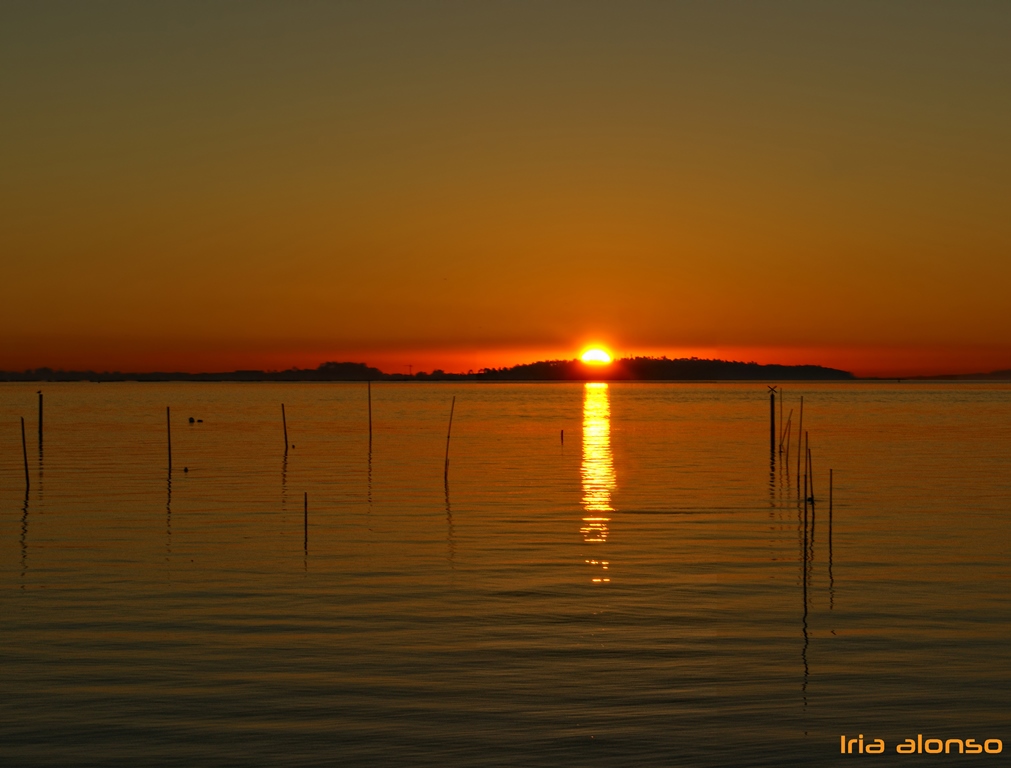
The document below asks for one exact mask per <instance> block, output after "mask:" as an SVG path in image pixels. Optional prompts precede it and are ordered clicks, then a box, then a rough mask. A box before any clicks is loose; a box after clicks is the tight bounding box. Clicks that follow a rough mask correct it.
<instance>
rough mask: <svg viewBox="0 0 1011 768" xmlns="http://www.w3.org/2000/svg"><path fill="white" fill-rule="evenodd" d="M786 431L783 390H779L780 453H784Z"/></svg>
mask: <svg viewBox="0 0 1011 768" xmlns="http://www.w3.org/2000/svg"><path fill="white" fill-rule="evenodd" d="M785 430H786V422H784V421H783V388H782V387H780V389H779V452H780V454H782V453H783V435H784V434H785Z"/></svg>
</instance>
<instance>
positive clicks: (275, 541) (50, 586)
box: [0, 383, 1011, 766]
mask: <svg viewBox="0 0 1011 768" xmlns="http://www.w3.org/2000/svg"><path fill="white" fill-rule="evenodd" d="M43 387H44V393H45V434H44V443H43V445H42V447H41V449H40V446H39V444H38V438H37V396H36V394H35V390H36V389H37V388H38V385H10V384H6V385H0V615H2V621H0V681H2V696H0V713H2V717H0V762H2V763H3V764H4V765H19V766H34V765H75V766H85V765H103V766H118V765H122V766H143V765H264V766H271V765H293V766H294V765H298V766H302V765H340V766H365V765H369V766H372V765H391V766H392V765H404V766H420V765H433V766H435V765H438V766H457V765H459V766H521V765H522V766H541V765H543V766H568V765H573V766H591V765H592V766H607V765H615V766H617V765H621V766H652V765H665V766H666V765H699V766H709V765H834V764H837V763H838V762H840V761H843V760H851V761H852V760H861V761H865V760H870V761H873V762H877V763H878V764H880V763H881V762H882V761H883V760H882V759H881V758H877V759H876V758H874V757H873V756H870V755H864V756H859V755H857V756H852V757H846V756H842V755H840V754H839V749H840V748H839V743H840V741H839V740H840V736H841V735H842V734H846V735H847V737H852V738H856V737H857V735H858V734H863V735H864V737H865V741H867V742H870V741H871V740H872V739H874V738H882V739H884V740H885V742H886V745H887V754H886V755H885V758H884V762H902V763H903V764H914V765H915V764H931V765H936V764H943V763H945V762H947V761H957V760H958V758H956V757H953V756H952V757H949V758H947V760H946V758H945V756H944V755H939V756H930V755H922V756H916V755H913V756H911V757H904V756H899V755H896V754H895V752H894V750H895V745H896V744H898V743H900V742H902V740H903V739H905V738H908V737H912V738H914V739H915V738H916V736H917V734H923V735H924V738H925V739H927V738H941V739H948V738H963V739H965V738H975V739H977V740H978V741H980V742H982V741H983V740H985V739H994V738H996V739H1002V740H1003V741H1004V742H1005V743H1007V742H1008V737H1009V729H1008V713H1009V711H1011V706H1009V705H1011V643H1009V642H1008V636H1009V632H1011V605H1009V600H1008V586H1009V582H1008V577H1009V573H1011V566H1009V554H1011V552H1009V549H1011V547H1009V535H1008V531H1009V515H1011V387H1008V386H1005V385H975V384H973V385H969V384H966V385H955V384H943V385H934V384H913V385H907V384H898V383H896V384H870V383H858V384H854V383H850V384H807V383H804V384H801V383H797V384H792V385H787V387H786V390H785V393H784V394H785V402H784V405H785V411H784V415H785V414H786V413H789V411H790V409H794V414H793V419H792V425H793V427H792V430H793V432H792V433H793V436H794V438H796V435H797V433H798V420H799V419H798V417H799V413H798V410H797V409H798V408H799V398H800V396H801V395H804V429H805V430H808V431H809V444H810V448H811V454H812V464H813V481H814V497H815V499H816V501H815V503H814V505H813V507H809V508H808V510H807V516H806V520H805V512H804V506H803V504H801V503H800V502H799V501H798V491H797V475H796V470H797V467H796V457H797V455H798V454H797V443H796V440H793V441H792V442H791V446H790V456H789V465H788V466H784V465H785V464H786V462H785V458H786V457H785V455H784V456H783V457H781V456H780V455H779V452H778V450H777V451H773V452H770V429H769V400H768V393H767V390H766V387H765V385H764V384H752V383H749V384H611V385H610V386H606V385H585V386H584V385H582V384H523V385H495V384H480V385H477V384H438V385H436V384H432V385H424V384H394V383H382V384H375V385H373V386H372V418H373V427H372V429H373V432H372V438H371V442H370V439H369V427H368V401H367V393H366V387H365V385H364V384H343V383H341V384H305V385H297V384H295V385H293V384H284V385H272V384H245V385H233V384H165V385H158V384H100V385H99V384H89V383H81V384H62V385H60V384H45V385H43ZM454 396H455V397H456V405H455V414H454V419H453V427H452V439H451V442H450V447H449V457H450V463H449V470H448V475H444V457H445V450H446V430H447V424H448V420H449V415H450V404H451V399H452V398H453V397H454ZM282 402H283V403H284V404H285V411H286V416H287V429H288V443H289V447H288V448H287V451H286V450H285V443H284V438H283V433H282V421H281V403H282ZM167 405H168V406H171V407H172V451H173V453H172V457H173V470H172V472H171V475H169V473H168V471H167V455H166V454H167V449H166V424H165V407H166V406H167ZM777 412H778V407H777ZM22 415H23V416H25V417H26V425H27V448H28V468H29V476H30V481H31V488H30V490H29V492H28V493H27V497H26V494H25V488H24V468H23V460H22V448H21V432H20V423H19V420H18V417H19V416H22ZM777 415H778V414H777ZM191 416H192V417H193V418H194V419H202V420H203V421H202V422H194V423H193V424H190V423H189V422H188V418H189V417H191ZM562 430H564V441H563V440H562ZM777 430H778V427H777ZM829 469H832V470H833V487H832V511H831V517H832V519H831V539H830V521H829V517H830V512H829ZM304 494H307V498H308V514H307V515H306V514H305V511H304V500H305V498H306V496H304ZM830 541H831V549H830ZM991 746H993V743H991ZM1008 750H1011V745H1009V746H1008V748H1006V749H1005V751H1004V753H1003V754H1001V755H985V754H984V755H983V756H981V757H977V758H971V759H972V760H975V761H984V762H986V763H988V764H993V763H998V762H1002V761H1006V759H1007V754H1008ZM966 760H970V758H968V757H963V758H961V762H964V761H966Z"/></svg>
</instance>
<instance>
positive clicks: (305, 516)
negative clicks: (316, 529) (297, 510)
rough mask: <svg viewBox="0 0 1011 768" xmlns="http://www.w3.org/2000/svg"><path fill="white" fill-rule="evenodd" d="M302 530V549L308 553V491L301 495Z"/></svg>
mask: <svg viewBox="0 0 1011 768" xmlns="http://www.w3.org/2000/svg"><path fill="white" fill-rule="evenodd" d="M302 530H303V536H304V538H303V547H304V549H305V550H306V551H309V491H304V492H303V495H302Z"/></svg>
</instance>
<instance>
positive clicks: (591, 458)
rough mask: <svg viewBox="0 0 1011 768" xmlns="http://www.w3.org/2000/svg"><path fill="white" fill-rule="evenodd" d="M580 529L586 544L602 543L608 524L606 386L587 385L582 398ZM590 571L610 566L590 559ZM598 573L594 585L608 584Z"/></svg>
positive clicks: (610, 471)
mask: <svg viewBox="0 0 1011 768" xmlns="http://www.w3.org/2000/svg"><path fill="white" fill-rule="evenodd" d="M581 474H582V480H583V509H584V511H585V512H586V516H585V517H583V526H582V528H580V529H579V530H580V533H582V534H583V541H585V542H586V543H587V544H604V543H606V542H607V537H608V534H609V532H610V531H609V528H608V523H610V522H611V516H610V513H611V512H613V511H614V508H613V507H612V506H611V493H612V492H613V491H614V489H615V485H616V483H615V476H614V457H613V456H612V454H611V400H610V395H609V393H608V389H607V384H603V383H588V384H586V386H585V388H584V398H583V464H582V467H581ZM586 562H587V564H589V565H591V566H592V567H594V568H600V569H601V570H602V571H608V568H609V565H610V563H609V562H608V561H606V560H601V559H599V558H593V559H589V560H587V561H586ZM610 580H611V579H610V576H609V575H607V574H602V575H601V576H599V577H595V578H593V579H592V581H593V582H594V583H605V582H610Z"/></svg>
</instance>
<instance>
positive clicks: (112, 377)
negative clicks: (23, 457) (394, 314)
mask: <svg viewBox="0 0 1011 768" xmlns="http://www.w3.org/2000/svg"><path fill="white" fill-rule="evenodd" d="M855 378H856V377H855V376H854V375H853V374H852V373H850V372H848V371H841V370H838V369H835V368H825V367H823V366H820V365H759V364H758V363H742V362H737V361H728V360H704V359H699V358H695V357H691V358H677V359H669V358H666V357H632V358H625V359H622V360H615V361H614V362H613V363H611V364H610V365H587V364H586V363H583V362H582V361H580V360H543V361H540V362H536V363H525V364H523V365H515V366H513V367H511V368H482V369H481V370H479V371H477V372H474V371H469V372H467V373H447V372H445V371H441V370H434V371H432V372H430V373H426V372H418V373H414V374H403V373H384V372H383V371H381V370H379V369H378V368H372V367H370V366H368V365H366V364H365V363H334V362H331V363H323V364H322V365H320V366H319V367H318V368H307V369H303V368H290V369H288V370H285V371H230V372H221V373H167V372H155V373H122V372H119V371H114V372H108V371H106V372H102V373H98V372H95V371H60V370H52V369H51V368H37V369H35V370H33V371H24V372H22V373H18V372H0V381H95V382H113V381H250V382H252V381H756V380H776V381H799V380H807V381H845V380H852V379H855Z"/></svg>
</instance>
